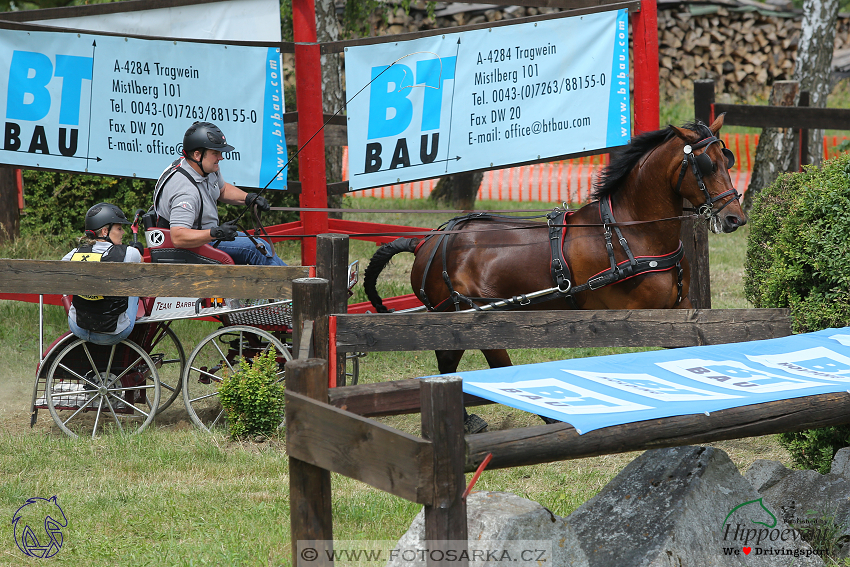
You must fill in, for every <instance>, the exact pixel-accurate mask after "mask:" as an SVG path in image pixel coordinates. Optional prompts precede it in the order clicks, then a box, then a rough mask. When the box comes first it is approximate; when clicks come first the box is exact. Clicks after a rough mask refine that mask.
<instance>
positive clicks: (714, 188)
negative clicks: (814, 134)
mask: <svg viewBox="0 0 850 567" xmlns="http://www.w3.org/2000/svg"><path fill="white" fill-rule="evenodd" d="M722 126H723V115H721V116H720V117H718V118H717V119H716V120H715V121H714V122H713V123H712V124H711V126H706V125H705V124H703V123H701V122H693V123H688V124H685V125H684V126H683V127H681V128H679V127H676V126H672V125H670V126H668V127H667V128H664V129H661V130H657V131H654V132H648V133H645V134H641V135H639V136H636V137H634V138H633V139H632V140H631V142H630V143H629V144H628V145H627V146H626V147H625V148H624V150H622V151H621V152H620V153H619V154H618V155H617V156H616V157H615V158H614V159H613V160H612V161H611V163H610V164H609V165H608V166H607V167H605V169H604V170H603V171H602V172H601V175H600V176H599V178H598V179H597V182H596V184H595V186H594V190H593V194H592V200H591V202H590V203H589V204H587V205H585V206H583V207H582V208H580V209H579V210H577V211H570V212H566V211H565V212H561V214H560V216H557V215H555V214H553V213H550V214H549V215H547V217H548V219H549V222H548V223H547V224H544V223H542V222H539V221H534V220H528V219H517V218H516V217H513V218H511V217H495V216H493V215H487V214H482V213H473V214H470V215H467V216H464V217H459V218H456V219H453V220H452V221H450V222H449V223H447V225H444V227H441V229H438V230H436V231H434V233H433V234H430V235H428V236H425V237H422V238H399V239H397V240H395V241H393V242H390V243H388V244H384V245H383V246H381V247H380V248H379V249H378V251H377V252H376V253H375V255H374V256H373V257H372V259H371V260H370V262H369V266H368V267H367V269H366V272H365V274H364V282H363V285H364V288H365V291H366V295H367V297H368V298H369V300H370V301H371V302H372V305H374V306H375V308H376V310H377V311H378V312H379V313H380V312H387V309H386V307H384V305H383V303H382V301H381V297H380V296H379V295H378V293H377V291H376V289H375V285H376V282H377V278H378V275H379V274H380V272H381V270H383V268H384V267H385V266H386V265H387V263H389V261H390V259H391V258H392V257H393V256H394V255H396V254H399V253H401V252H413V253H414V254H415V256H416V259H415V260H414V263H413V268H412V270H411V273H410V281H411V285H412V286H413V290H414V293H416V295H417V297H418V298H419V300H420V301H422V303H423V304H424V305H425V306H426V307H428V309H429V310H434V311H442V310H462V309H471V308H476V306H479V305H483V304H486V303H491V302H493V301H495V300H498V299H500V298H520V300H519V301H516V302H515V303H517V304H520V305H519V306H520V308H525V309H692V305H691V302H690V300H689V299H688V289H689V283H690V269H689V266H688V259H687V258H685V257H684V254H683V251H682V243H681V241H680V239H679V237H680V232H681V222H682V219H684V218H687V217H683V216H682V215H683V212H684V209H683V203H682V198H683V197H684V198H686V199H688V201H690V202H691V203H694V204H695V205H696V206H698V207H699V210H700V214H701V216H702V217H704V218H705V219H707V220H708V222H709V225H710V227H711V230H712V231H713V232H715V233H721V232H725V233H729V232H733V231H734V230H736V229H737V228H738V227H740V226H743V225H744V224H745V223H746V222H747V219H746V216H745V214H744V212H743V210H742V209H741V206H740V203H739V198H740V195H738V192H737V191H736V190H735V188H734V187H733V185H732V180H731V178H730V177H729V172H728V168H731V167H732V165H733V163H734V155H733V154H732V152H731V151H729V150H728V149H726V148H725V146H724V145H723V142H722V141H721V140H720V139H719V138H718V137H717V135H718V133H719V131H720V128H721V127H722ZM556 211H557V209H556ZM547 229H548V232H547ZM553 242H554V243H557V246H556V245H555V244H553ZM553 285H554V286H556V288H557V291H555V292H553V293H550V294H549V295H547V296H544V297H542V301H540V300H536V301H529V300H528V299H527V298H525V299H524V300H523V299H521V298H522V297H523V294H530V293H531V292H535V291H538V290H544V289H550V288H552V287H553ZM463 352H464V351H462V350H459V351H436V355H437V366H438V368H439V371H440V373H441V374H451V373H453V372H455V371H456V370H457V367H458V364H459V363H460V359H461V357H462V356H463ZM482 352H483V354H484V356H485V358H486V359H487V363H488V364H489V365H490V367H491V368H497V367H502V366H510V365H511V359H510V357H509V356H508V353H507V351H505V350H483V351H482Z"/></svg>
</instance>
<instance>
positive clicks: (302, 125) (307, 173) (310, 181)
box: [292, 0, 328, 266]
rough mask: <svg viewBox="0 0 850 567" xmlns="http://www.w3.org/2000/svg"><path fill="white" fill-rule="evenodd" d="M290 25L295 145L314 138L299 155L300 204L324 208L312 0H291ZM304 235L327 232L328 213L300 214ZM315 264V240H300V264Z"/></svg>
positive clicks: (317, 58) (318, 63) (317, 50)
mask: <svg viewBox="0 0 850 567" xmlns="http://www.w3.org/2000/svg"><path fill="white" fill-rule="evenodd" d="M292 27H293V35H294V39H295V96H296V100H297V105H298V147H299V148H300V147H303V145H304V144H305V143H306V142H307V140H309V139H310V137H311V136H313V134H316V132H318V134H317V135H316V137H315V138H313V140H312V141H311V142H310V143H309V144H308V145H307V146H306V147H304V149H303V150H302V151H301V153H300V154H299V155H298V160H299V162H298V171H299V177H300V180H301V206H302V207H306V208H326V207H327V206H328V187H327V177H326V175H325V134H324V132H323V131H321V129H322V71H321V69H322V65H321V51H320V47H319V44H318V43H317V41H318V40H317V36H316V7H315V5H314V3H313V0H293V2H292ZM301 226H302V229H303V231H304V232H303V233H304V234H323V233H326V232H328V215H327V213H322V212H315V213H307V212H302V213H301ZM315 263H316V239H315V238H305V239H303V240H302V242H301V264H302V265H304V266H312V265H315Z"/></svg>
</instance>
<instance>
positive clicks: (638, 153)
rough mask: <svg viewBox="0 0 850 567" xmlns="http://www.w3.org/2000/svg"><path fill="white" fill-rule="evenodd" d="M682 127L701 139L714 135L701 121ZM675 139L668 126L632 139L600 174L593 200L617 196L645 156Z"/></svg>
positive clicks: (594, 188) (672, 131) (594, 189)
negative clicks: (627, 178) (624, 182)
mask: <svg viewBox="0 0 850 567" xmlns="http://www.w3.org/2000/svg"><path fill="white" fill-rule="evenodd" d="M682 127H683V128H685V129H687V130H691V131H692V132H695V133H696V134H698V135H699V137H700V139H702V138H707V137H709V136H712V135H713V134H712V133H711V130H709V128H708V126H706V125H705V124H703V123H702V122H699V121H697V122H688V123H686V124H684V125H683V126H682ZM674 137H676V131H675V130H674V129H673V127H672V126H667V127H666V128H662V129H661V130H656V131H654V132H646V133H643V134H640V135H639V136H635V137H634V138H632V140H631V142H629V145H627V146H626V147H625V148H624V149H623V150H622V151H620V152H619V153H618V154H617V157H615V158H614V159H613V160H612V161H611V163H610V164H608V166H607V167H606V168H605V169H603V170H602V173H600V174H599V178H598V179H597V181H596V183H595V184H594V187H593V195H592V198H593V199H594V200H601V199H604V198H606V197H610V196H611V195H613V194H615V193H616V192H617V191H618V190H619V189H620V187H622V186H623V181H625V179H626V177H628V175H629V173H631V171H632V170H633V169H634V168H635V166H637V164H638V161H640V159H641V158H642V157H643V156H644V155H646V154H647V153H648V152H650V151H652V150H653V149H655V148H657V147H658V146H660V145H661V144H663V143H664V142H667V141H668V140H670V139H671V138H674Z"/></svg>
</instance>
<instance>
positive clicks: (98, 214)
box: [86, 203, 133, 232]
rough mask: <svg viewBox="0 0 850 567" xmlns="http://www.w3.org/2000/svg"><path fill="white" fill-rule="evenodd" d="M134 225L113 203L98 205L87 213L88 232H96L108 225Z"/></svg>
mask: <svg viewBox="0 0 850 567" xmlns="http://www.w3.org/2000/svg"><path fill="white" fill-rule="evenodd" d="M116 223H117V224H133V223H131V222H130V221H128V220H127V217H125V216H124V211H122V210H121V209H120V208H119V207H117V206H115V205H113V204H111V203H98V204H97V205H95V206H93V207H92V208H90V209H89V210H88V212H87V213H86V231H87V232H88V231H96V230H98V229H100V228H102V227H104V226H106V225H108V224H116Z"/></svg>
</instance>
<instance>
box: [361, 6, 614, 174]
mask: <svg viewBox="0 0 850 567" xmlns="http://www.w3.org/2000/svg"><path fill="white" fill-rule="evenodd" d="M345 70H346V89H347V98H348V100H349V102H348V159H349V166H348V171H349V187H351V189H352V190H356V189H365V188H368V187H377V186H381V185H391V184H394V183H399V182H406V181H413V180H416V179H426V178H431V177H438V176H442V175H447V174H451V173H458V172H462V171H472V170H476V169H489V168H495V167H499V166H506V165H511V164H516V163H522V162H527V161H536V160H539V159H545V158H547V157H554V156H559V155H566V154H572V153H579V152H585V151H591V150H597V149H602V148H605V147H613V146H620V145H625V144H627V143H628V142H629V139H630V136H631V113H630V106H629V56H628V12H627V10H625V9H624V10H616V11H609V12H600V13H596V14H587V15H584V16H573V17H566V18H559V19H554V20H546V21H540V22H531V23H524V24H516V25H509V26H502V27H495V28H487V29H481V30H472V31H466V32H461V33H454V34H451V33H447V34H445V35H439V36H432V37H426V38H422V39H416V40H411V41H399V42H387V43H381V44H378V45H368V46H359V47H347V48H346V50H345Z"/></svg>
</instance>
